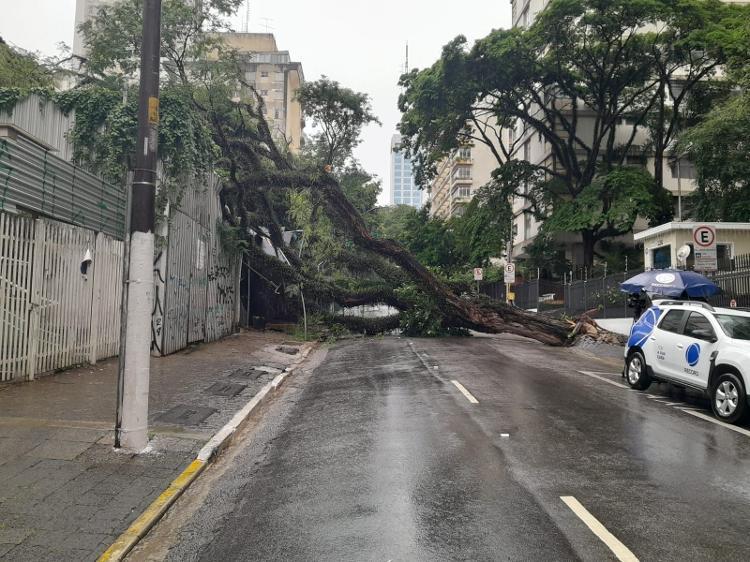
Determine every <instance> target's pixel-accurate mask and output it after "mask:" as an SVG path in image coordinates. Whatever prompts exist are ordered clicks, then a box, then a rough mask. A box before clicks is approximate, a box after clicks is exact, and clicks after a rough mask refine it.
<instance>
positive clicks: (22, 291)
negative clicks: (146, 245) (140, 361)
mask: <svg viewBox="0 0 750 562" xmlns="http://www.w3.org/2000/svg"><path fill="white" fill-rule="evenodd" d="M86 252H90V254H91V258H92V262H91V266H90V267H89V268H88V270H87V271H86V273H85V274H84V273H82V272H81V262H82V260H83V259H84V256H85V255H86ZM122 252H123V243H122V242H121V241H119V240H115V239H114V238H111V237H109V236H106V235H105V234H101V233H99V234H96V233H94V232H92V231H90V230H87V229H84V228H80V227H77V226H73V225H69V224H64V223H60V222H57V221H52V220H48V219H36V220H34V219H30V218H22V217H15V216H11V215H8V214H6V213H0V381H10V380H14V379H19V378H21V379H23V378H26V379H32V378H34V376H35V375H36V374H39V373H44V372H48V371H53V370H56V369H62V368H65V367H69V366H71V365H75V364H81V363H87V362H91V363H94V362H96V361H97V360H98V359H103V358H106V357H110V356H112V355H116V354H117V352H118V350H119V334H120V329H119V327H120V294H121V288H122V259H123V258H122Z"/></svg>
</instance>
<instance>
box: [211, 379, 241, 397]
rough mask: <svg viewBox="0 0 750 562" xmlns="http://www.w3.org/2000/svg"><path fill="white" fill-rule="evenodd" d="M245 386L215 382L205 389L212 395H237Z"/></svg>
mask: <svg viewBox="0 0 750 562" xmlns="http://www.w3.org/2000/svg"><path fill="white" fill-rule="evenodd" d="M246 388H247V386H246V385H244V384H233V383H230V382H216V383H214V384H212V385H211V386H209V387H208V388H207V389H206V392H208V393H209V394H211V395H213V396H237V395H238V394H239V393H240V392H242V391H243V390H245V389H246Z"/></svg>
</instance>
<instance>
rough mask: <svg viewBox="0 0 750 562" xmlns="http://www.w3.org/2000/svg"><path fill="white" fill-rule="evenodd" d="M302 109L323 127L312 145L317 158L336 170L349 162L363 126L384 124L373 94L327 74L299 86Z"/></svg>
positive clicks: (298, 93) (316, 124)
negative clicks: (375, 110) (373, 104)
mask: <svg viewBox="0 0 750 562" xmlns="http://www.w3.org/2000/svg"><path fill="white" fill-rule="evenodd" d="M297 99H298V100H299V102H300V103H301V104H302V112H303V114H304V115H305V116H306V117H309V118H310V119H311V120H312V124H313V126H315V127H319V128H320V132H319V133H317V134H316V135H315V136H314V137H313V139H312V143H311V145H310V151H311V153H312V155H313V157H314V158H315V159H317V160H318V161H320V162H321V163H322V164H323V165H329V166H332V167H333V169H334V170H338V169H340V168H341V167H342V166H344V165H345V163H346V160H347V159H348V158H349V157H350V156H351V154H352V151H353V150H354V148H356V147H357V145H358V144H359V142H360V140H361V134H362V128H363V127H365V126H366V125H368V124H370V123H377V124H380V121H379V120H378V118H377V117H376V116H375V115H374V114H373V113H372V107H371V106H370V97H369V96H368V95H367V94H364V93H361V92H355V91H354V90H351V89H349V88H345V87H343V86H341V85H340V84H339V83H338V82H336V81H334V80H330V79H328V78H326V77H325V76H323V77H322V78H320V79H319V80H316V81H314V82H307V83H305V84H303V85H302V86H301V87H300V89H299V90H297Z"/></svg>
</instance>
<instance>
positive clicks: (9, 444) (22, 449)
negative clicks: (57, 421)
mask: <svg viewBox="0 0 750 562" xmlns="http://www.w3.org/2000/svg"><path fill="white" fill-rule="evenodd" d="M41 441H42V439H38V440H29V439H18V438H15V437H0V464H5V463H7V462H9V461H11V460H14V459H17V458H19V457H22V456H23V455H24V454H26V453H27V452H28V451H29V450H31V449H33V448H34V447H36V446H37V445H39V443H40V442H41Z"/></svg>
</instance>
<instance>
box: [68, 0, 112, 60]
mask: <svg viewBox="0 0 750 562" xmlns="http://www.w3.org/2000/svg"><path fill="white" fill-rule="evenodd" d="M116 2H118V0H76V18H75V28H74V32H73V54H74V55H76V56H79V57H85V56H86V54H87V53H86V48H85V47H84V45H83V35H82V34H81V33H80V32H79V31H78V28H79V27H80V26H81V24H83V23H85V22H86V21H88V20H89V19H90V18H91V17H93V16H95V15H96V11H97V10H98V9H99V7H100V6H105V5H109V4H115V3H116Z"/></svg>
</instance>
